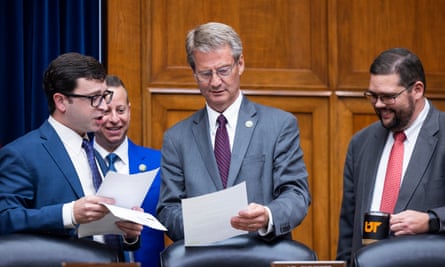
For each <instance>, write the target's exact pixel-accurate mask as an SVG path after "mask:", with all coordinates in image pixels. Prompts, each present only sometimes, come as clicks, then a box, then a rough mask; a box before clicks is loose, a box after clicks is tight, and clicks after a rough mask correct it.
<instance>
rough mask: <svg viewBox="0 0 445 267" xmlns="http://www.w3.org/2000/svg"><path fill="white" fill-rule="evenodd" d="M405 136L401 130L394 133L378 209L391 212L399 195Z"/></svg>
mask: <svg viewBox="0 0 445 267" xmlns="http://www.w3.org/2000/svg"><path fill="white" fill-rule="evenodd" d="M405 139H406V136H405V134H404V133H403V132H396V133H394V144H393V145H392V148H391V153H390V154H389V161H388V166H387V168H386V176H385V184H384V187H383V194H382V202H381V203H380V211H383V212H388V213H393V212H394V207H395V206H396V202H397V198H398V197H399V189H400V181H401V178H402V169H403V150H404V149H403V142H404V141H405Z"/></svg>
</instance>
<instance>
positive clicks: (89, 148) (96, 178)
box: [82, 139, 122, 251]
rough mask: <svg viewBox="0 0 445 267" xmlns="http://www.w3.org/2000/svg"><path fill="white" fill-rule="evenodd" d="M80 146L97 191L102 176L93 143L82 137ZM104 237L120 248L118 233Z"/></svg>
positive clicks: (108, 243) (110, 243) (109, 243)
mask: <svg viewBox="0 0 445 267" xmlns="http://www.w3.org/2000/svg"><path fill="white" fill-rule="evenodd" d="M82 148H83V149H85V152H86V153H87V158H88V164H89V165H90V169H91V173H92V175H93V184H94V188H95V189H96V191H97V189H98V188H99V186H100V184H101V183H102V177H101V176H100V173H99V169H98V168H97V165H96V158H95V156H94V148H93V145H92V144H91V143H90V141H88V139H83V140H82ZM113 167H114V166H113ZM109 168H110V167H109ZM104 239H105V243H106V244H107V245H108V246H110V247H112V248H113V249H115V250H116V251H121V250H122V244H121V238H120V237H119V236H118V235H104Z"/></svg>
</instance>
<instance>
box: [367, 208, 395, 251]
mask: <svg viewBox="0 0 445 267" xmlns="http://www.w3.org/2000/svg"><path fill="white" fill-rule="evenodd" d="M389 218H390V215H389V213H385V212H380V211H370V212H366V213H365V217H364V220H363V238H362V244H363V245H368V244H370V243H372V242H375V241H377V240H381V239H385V238H387V237H388V236H389Z"/></svg>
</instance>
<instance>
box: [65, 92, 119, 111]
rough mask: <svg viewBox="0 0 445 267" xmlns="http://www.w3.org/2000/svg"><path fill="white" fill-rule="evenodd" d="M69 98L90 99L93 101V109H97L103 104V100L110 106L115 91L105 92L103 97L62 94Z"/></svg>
mask: <svg viewBox="0 0 445 267" xmlns="http://www.w3.org/2000/svg"><path fill="white" fill-rule="evenodd" d="M62 94H63V95H65V96H68V97H82V98H88V99H89V100H90V101H91V106H92V107H93V108H97V107H98V106H100V104H102V100H104V99H105V103H107V104H110V102H111V99H112V98H113V91H110V90H105V92H104V93H103V94H101V95H79V94H70V93H62Z"/></svg>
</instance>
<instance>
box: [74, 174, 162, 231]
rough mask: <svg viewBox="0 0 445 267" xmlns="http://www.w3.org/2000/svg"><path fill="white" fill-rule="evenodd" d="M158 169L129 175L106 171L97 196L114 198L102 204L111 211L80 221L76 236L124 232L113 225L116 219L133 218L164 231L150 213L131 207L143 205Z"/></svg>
mask: <svg viewBox="0 0 445 267" xmlns="http://www.w3.org/2000/svg"><path fill="white" fill-rule="evenodd" d="M158 171H159V168H157V169H154V170H151V171H148V172H141V173H137V174H131V175H128V174H121V173H117V172H108V173H107V175H106V176H105V178H104V180H103V182H102V184H101V186H100V187H99V189H98V190H97V193H96V195H98V196H103V197H109V198H113V199H114V200H115V203H114V205H109V204H105V203H102V204H103V205H105V206H106V207H107V208H108V209H109V210H110V213H109V214H107V215H106V216H105V217H104V218H102V219H100V220H98V221H94V222H91V223H86V224H80V225H79V228H78V236H79V237H84V236H91V235H103V234H123V232H122V231H121V230H120V229H119V228H118V227H117V226H116V224H115V222H116V221H132V222H135V223H139V224H142V225H146V226H148V227H151V228H154V229H159V230H163V231H165V230H166V229H165V227H164V226H163V225H162V224H161V223H160V222H159V221H158V220H156V218H154V217H153V216H152V215H150V214H149V213H145V212H140V211H135V210H131V208H133V207H140V206H141V205H142V202H143V201H144V198H145V195H146V194H147V192H148V190H149V188H150V186H151V184H152V183H153V181H154V179H155V177H156V174H157V173H158Z"/></svg>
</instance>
